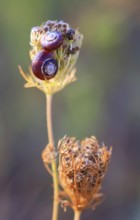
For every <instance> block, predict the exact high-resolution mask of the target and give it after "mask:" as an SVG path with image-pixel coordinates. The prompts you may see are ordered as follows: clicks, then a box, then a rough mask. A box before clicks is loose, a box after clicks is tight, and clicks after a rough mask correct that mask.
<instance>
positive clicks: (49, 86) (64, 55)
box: [19, 20, 83, 94]
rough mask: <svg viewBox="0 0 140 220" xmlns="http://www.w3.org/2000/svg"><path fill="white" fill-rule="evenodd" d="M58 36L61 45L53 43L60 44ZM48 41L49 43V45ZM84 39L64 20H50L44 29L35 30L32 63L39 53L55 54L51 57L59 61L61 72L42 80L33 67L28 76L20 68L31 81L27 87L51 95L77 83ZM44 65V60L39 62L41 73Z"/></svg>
mask: <svg viewBox="0 0 140 220" xmlns="http://www.w3.org/2000/svg"><path fill="white" fill-rule="evenodd" d="M55 33H56V36H59V38H58V41H59V42H58V41H57V42H53V40H54V41H56V39H55ZM53 38H54V39H53ZM46 39H47V40H48V45H47V43H46ZM82 40H83V35H82V34H80V33H79V31H78V30H75V29H73V28H72V27H71V26H70V25H69V24H68V23H65V22H64V21H50V20H48V21H47V22H44V23H43V24H42V25H41V26H37V27H33V28H32V29H31V35H30V45H31V50H30V58H31V62H34V59H36V57H37V54H38V53H40V52H41V51H42V50H45V51H47V52H48V53H51V56H52V57H53V59H54V60H55V61H56V62H57V65H58V71H57V73H56V74H54V76H53V77H48V78H47V77H46V78H45V76H43V77H40V79H42V78H43V79H44V78H45V79H44V80H40V79H38V78H37V77H36V76H35V75H34V74H33V71H32V69H31V68H30V69H29V72H30V74H25V73H24V72H23V71H22V69H21V68H20V67H19V69H20V72H21V74H22V76H23V77H24V79H25V80H26V81H27V83H26V84H25V87H37V88H38V89H40V90H42V91H43V92H45V93H47V94H53V93H55V92H58V91H60V90H61V89H63V88H64V87H65V86H66V85H67V84H69V83H71V82H73V81H75V80H76V77H75V72H76V70H75V68H74V67H75V63H76V61H77V58H78V55H79V51H80V48H81V44H82ZM51 41H52V42H51ZM35 61H36V60H35ZM43 63H44V60H42V62H41V61H39V62H38V63H37V68H36V69H37V70H38V69H39V68H40V72H42V69H43V67H42V66H41V65H42V64H43ZM35 64H36V63H35ZM35 64H34V69H35ZM36 75H37V74H36Z"/></svg>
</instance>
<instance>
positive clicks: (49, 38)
mask: <svg viewBox="0 0 140 220" xmlns="http://www.w3.org/2000/svg"><path fill="white" fill-rule="evenodd" d="M40 43H41V46H42V47H43V48H44V49H45V50H50V51H51V50H55V49H57V48H58V47H60V46H61V45H62V43H63V36H62V34H61V32H59V31H51V32H50V31H48V32H46V33H45V34H44V35H43V36H42V37H41V40H40Z"/></svg>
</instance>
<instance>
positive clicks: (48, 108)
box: [46, 94, 59, 220]
mask: <svg viewBox="0 0 140 220" xmlns="http://www.w3.org/2000/svg"><path fill="white" fill-rule="evenodd" d="M46 120H47V131H48V140H49V144H52V146H53V148H54V150H55V147H54V137H53V126H52V95H48V94H46ZM52 174H53V188H54V195H53V214H52V220H57V219H58V195H59V188H58V174H57V164H56V160H53V161H52Z"/></svg>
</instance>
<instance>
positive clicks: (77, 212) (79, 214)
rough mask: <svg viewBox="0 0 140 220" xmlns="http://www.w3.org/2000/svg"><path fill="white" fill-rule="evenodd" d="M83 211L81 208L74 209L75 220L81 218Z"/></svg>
mask: <svg viewBox="0 0 140 220" xmlns="http://www.w3.org/2000/svg"><path fill="white" fill-rule="evenodd" d="M81 213H82V212H81V211H79V210H74V220H80V217H81Z"/></svg>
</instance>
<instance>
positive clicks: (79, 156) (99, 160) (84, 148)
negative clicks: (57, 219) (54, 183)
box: [58, 136, 111, 210]
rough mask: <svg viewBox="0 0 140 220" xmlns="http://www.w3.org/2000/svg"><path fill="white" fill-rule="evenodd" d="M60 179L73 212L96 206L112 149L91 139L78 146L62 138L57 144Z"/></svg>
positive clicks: (68, 139) (73, 139)
mask: <svg viewBox="0 0 140 220" xmlns="http://www.w3.org/2000/svg"><path fill="white" fill-rule="evenodd" d="M58 149H59V168H58V171H59V179H60V184H61V186H62V188H63V189H64V192H65V198H67V199H68V200H67V202H66V203H64V202H63V200H62V204H63V205H65V204H66V205H70V206H71V207H72V208H73V209H79V210H83V209H85V208H88V207H95V206H97V204H98V203H99V202H100V201H101V198H102V194H101V193H100V192H99V191H100V188H101V183H102V181H103V178H104V176H105V173H106V170H107V166H108V163H109V160H110V156H111V149H110V150H107V148H106V147H105V146H104V145H103V146H99V144H98V141H97V139H96V138H95V137H94V136H92V137H90V138H86V139H85V140H83V141H82V142H81V143H80V142H79V141H77V140H76V139H75V138H69V137H64V138H63V139H62V140H60V141H59V144H58Z"/></svg>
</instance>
